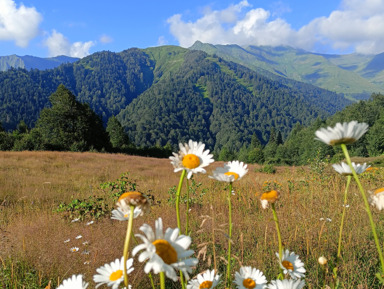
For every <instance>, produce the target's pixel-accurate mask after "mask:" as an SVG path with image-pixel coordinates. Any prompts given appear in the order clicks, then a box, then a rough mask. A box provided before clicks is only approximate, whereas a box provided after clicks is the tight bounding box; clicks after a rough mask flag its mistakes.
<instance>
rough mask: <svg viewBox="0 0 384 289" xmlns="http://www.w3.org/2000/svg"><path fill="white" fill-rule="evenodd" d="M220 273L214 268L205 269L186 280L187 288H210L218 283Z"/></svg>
mask: <svg viewBox="0 0 384 289" xmlns="http://www.w3.org/2000/svg"><path fill="white" fill-rule="evenodd" d="M219 280H220V275H219V274H215V270H212V271H209V270H207V271H205V272H203V273H201V274H199V275H197V276H196V277H195V278H193V279H191V280H190V281H189V282H188V285H187V289H203V288H204V289H212V288H215V287H216V286H217V284H219Z"/></svg>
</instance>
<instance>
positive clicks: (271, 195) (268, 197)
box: [260, 190, 280, 209]
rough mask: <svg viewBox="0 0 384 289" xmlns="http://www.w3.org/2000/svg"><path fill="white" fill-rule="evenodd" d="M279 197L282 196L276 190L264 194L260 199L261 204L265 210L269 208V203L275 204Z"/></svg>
mask: <svg viewBox="0 0 384 289" xmlns="http://www.w3.org/2000/svg"><path fill="white" fill-rule="evenodd" d="M279 196H280V194H279V192H278V191H276V190H272V191H269V192H265V193H263V194H262V195H261V197H260V202H261V206H262V207H263V209H266V208H268V206H269V203H271V204H273V203H274V202H276V201H277V199H278V198H279Z"/></svg>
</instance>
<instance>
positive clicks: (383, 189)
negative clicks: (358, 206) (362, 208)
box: [375, 187, 384, 195]
mask: <svg viewBox="0 0 384 289" xmlns="http://www.w3.org/2000/svg"><path fill="white" fill-rule="evenodd" d="M382 192H384V187H383V188H380V189H377V190H375V195H377V194H380V193H382Z"/></svg>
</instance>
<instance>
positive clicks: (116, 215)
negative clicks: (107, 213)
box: [111, 207, 143, 221]
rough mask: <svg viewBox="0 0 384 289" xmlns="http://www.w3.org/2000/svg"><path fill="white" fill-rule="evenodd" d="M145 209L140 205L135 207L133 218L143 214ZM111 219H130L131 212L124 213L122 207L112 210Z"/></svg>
mask: <svg viewBox="0 0 384 289" xmlns="http://www.w3.org/2000/svg"><path fill="white" fill-rule="evenodd" d="M142 212H143V210H142V209H141V208H140V207H135V209H134V210H133V218H134V219H136V218H137V217H138V216H140V215H142ZM111 219H114V220H118V221H128V220H129V212H127V213H123V211H122V210H121V209H120V208H117V210H113V211H112V217H111Z"/></svg>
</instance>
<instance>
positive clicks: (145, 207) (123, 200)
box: [116, 191, 150, 216]
mask: <svg viewBox="0 0 384 289" xmlns="http://www.w3.org/2000/svg"><path fill="white" fill-rule="evenodd" d="M116 205H117V207H118V208H119V209H120V210H121V212H123V213H124V215H125V214H129V213H130V212H131V207H132V206H133V207H135V208H140V211H136V212H139V216H142V215H144V213H146V212H148V211H149V210H150V203H149V201H148V199H147V198H146V196H145V195H143V194H142V193H140V192H137V191H134V192H126V193H123V194H122V195H121V196H120V197H119V199H118V200H117V203H116ZM134 212H135V211H134Z"/></svg>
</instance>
